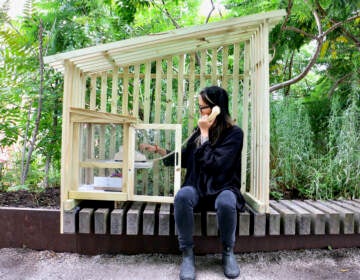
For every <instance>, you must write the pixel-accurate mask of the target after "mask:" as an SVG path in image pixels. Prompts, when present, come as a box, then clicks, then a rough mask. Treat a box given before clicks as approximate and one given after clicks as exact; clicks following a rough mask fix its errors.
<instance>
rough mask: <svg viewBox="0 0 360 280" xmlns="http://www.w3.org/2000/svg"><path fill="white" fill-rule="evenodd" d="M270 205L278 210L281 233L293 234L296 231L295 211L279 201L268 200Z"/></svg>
mask: <svg viewBox="0 0 360 280" xmlns="http://www.w3.org/2000/svg"><path fill="white" fill-rule="evenodd" d="M270 206H271V207H272V208H274V209H275V210H276V211H278V212H279V213H280V215H281V219H280V225H281V233H282V234H284V235H295V233H296V230H295V229H296V226H295V221H296V213H295V212H294V211H292V210H290V209H289V208H287V207H286V206H284V205H282V204H280V203H279V202H276V201H273V200H271V201H270Z"/></svg>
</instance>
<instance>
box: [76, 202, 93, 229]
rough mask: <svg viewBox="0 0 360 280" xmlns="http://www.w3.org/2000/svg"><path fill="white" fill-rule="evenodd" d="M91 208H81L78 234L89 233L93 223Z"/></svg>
mask: <svg viewBox="0 0 360 280" xmlns="http://www.w3.org/2000/svg"><path fill="white" fill-rule="evenodd" d="M93 214H94V209H93V208H83V209H81V210H80V212H79V233H88V234H89V233H91V230H92V222H93Z"/></svg>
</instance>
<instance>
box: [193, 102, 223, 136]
mask: <svg viewBox="0 0 360 280" xmlns="http://www.w3.org/2000/svg"><path fill="white" fill-rule="evenodd" d="M220 111H221V110H220V107H219V106H214V107H213V108H212V110H211V114H210V115H203V116H201V118H200V119H199V121H198V126H199V129H200V132H201V136H202V137H209V128H210V127H211V126H212V125H213V123H214V121H215V119H216V116H217V115H219V114H220Z"/></svg>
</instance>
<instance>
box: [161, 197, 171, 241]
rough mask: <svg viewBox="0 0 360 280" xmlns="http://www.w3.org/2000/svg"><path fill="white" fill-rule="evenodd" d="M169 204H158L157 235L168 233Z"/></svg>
mask: <svg viewBox="0 0 360 280" xmlns="http://www.w3.org/2000/svg"><path fill="white" fill-rule="evenodd" d="M170 215H171V213H170V204H168V203H162V204H160V210H159V235H170Z"/></svg>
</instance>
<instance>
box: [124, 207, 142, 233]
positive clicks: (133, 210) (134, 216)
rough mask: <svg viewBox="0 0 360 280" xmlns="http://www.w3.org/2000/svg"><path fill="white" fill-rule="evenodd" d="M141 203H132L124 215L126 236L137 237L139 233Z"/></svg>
mask: <svg viewBox="0 0 360 280" xmlns="http://www.w3.org/2000/svg"><path fill="white" fill-rule="evenodd" d="M142 205H143V204H142V203H141V202H134V203H133V204H132V205H131V207H130V208H129V210H128V211H127V213H126V234H127V235H137V234H139V233H140V219H141V208H142Z"/></svg>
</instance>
